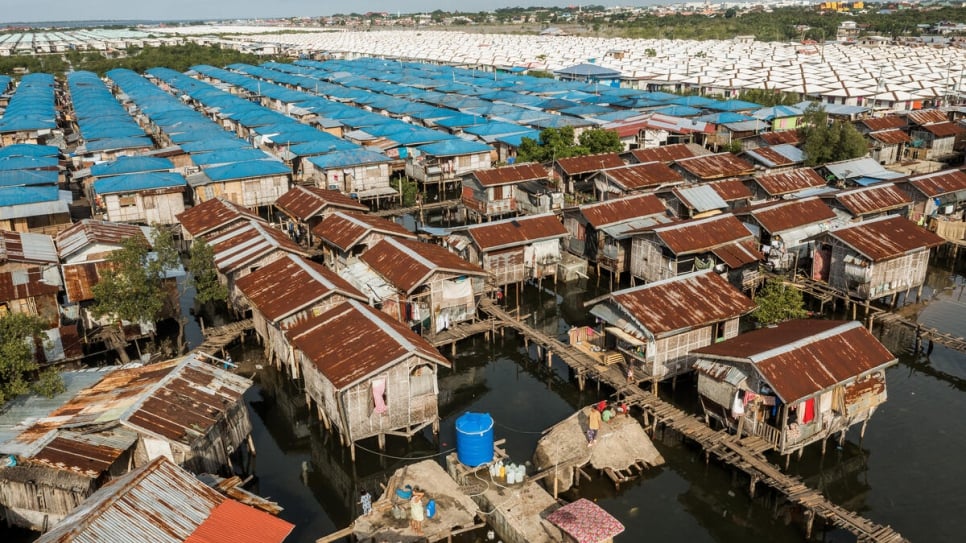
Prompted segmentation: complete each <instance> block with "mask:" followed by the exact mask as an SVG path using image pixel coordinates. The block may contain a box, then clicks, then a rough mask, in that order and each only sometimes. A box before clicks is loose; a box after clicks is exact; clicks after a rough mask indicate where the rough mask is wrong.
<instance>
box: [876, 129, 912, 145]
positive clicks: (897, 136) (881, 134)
mask: <svg viewBox="0 0 966 543" xmlns="http://www.w3.org/2000/svg"><path fill="white" fill-rule="evenodd" d="M869 137H870V138H872V139H874V140H876V141H878V142H882V143H885V144H888V145H896V144H899V143H909V142H910V141H912V138H910V137H909V134H906V133H905V132H903V131H902V130H899V129H897V128H895V129H892V130H879V131H876V132H869Z"/></svg>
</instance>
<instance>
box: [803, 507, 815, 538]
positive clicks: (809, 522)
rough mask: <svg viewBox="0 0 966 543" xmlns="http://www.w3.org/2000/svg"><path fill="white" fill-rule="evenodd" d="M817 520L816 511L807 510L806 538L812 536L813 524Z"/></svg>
mask: <svg viewBox="0 0 966 543" xmlns="http://www.w3.org/2000/svg"><path fill="white" fill-rule="evenodd" d="M814 522H815V511H812V510H811V509H806V510H805V539H806V540H807V539H811V538H812V524H813V523H814Z"/></svg>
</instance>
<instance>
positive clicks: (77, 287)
mask: <svg viewBox="0 0 966 543" xmlns="http://www.w3.org/2000/svg"><path fill="white" fill-rule="evenodd" d="M110 268H111V264H110V263H109V262H107V261H106V260H101V261H98V262H81V263H79V264H65V265H64V266H63V267H62V268H61V271H62V272H63V273H64V292H66V293H67V301H68V302H70V303H77V302H84V301H87V300H93V299H94V290H93V287H94V285H96V284H97V283H98V281H100V279H101V273H102V272H104V271H107V270H109V269H110Z"/></svg>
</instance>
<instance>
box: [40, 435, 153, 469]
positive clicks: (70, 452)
mask: <svg viewBox="0 0 966 543" xmlns="http://www.w3.org/2000/svg"><path fill="white" fill-rule="evenodd" d="M136 441H137V434H135V433H134V432H131V431H128V430H123V429H112V430H103V431H101V432H96V433H81V432H70V431H60V432H58V433H57V435H56V437H54V438H53V439H52V440H50V442H49V443H47V444H46V445H45V446H44V447H43V448H42V449H40V450H39V451H37V453H36V454H34V455H33V456H32V457H31V458H30V460H29V462H30V464H33V465H44V466H47V467H50V468H53V469H63V470H68V471H71V472H74V473H77V474H80V475H84V476H86V477H90V478H92V479H96V478H98V477H100V476H101V475H103V474H104V473H107V471H108V470H109V469H111V466H113V465H114V463H115V462H116V461H117V460H118V458H120V457H121V455H122V454H124V452H125V451H126V450H128V449H130V448H131V447H133V445H134V443H135V442H136Z"/></svg>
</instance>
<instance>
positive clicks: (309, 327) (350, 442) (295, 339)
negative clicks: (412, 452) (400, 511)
mask: <svg viewBox="0 0 966 543" xmlns="http://www.w3.org/2000/svg"><path fill="white" fill-rule="evenodd" d="M333 330H337V331H338V333H333ZM286 335H287V336H288V338H289V341H290V342H291V343H292V347H293V348H294V354H295V357H296V360H297V361H298V363H299V364H300V365H301V368H302V371H301V373H302V376H303V378H304V380H305V392H306V395H307V396H308V397H309V398H310V399H311V400H313V401H314V402H315V404H316V406H317V409H318V415H319V418H321V419H322V422H323V424H324V425H325V428H326V429H327V430H328V429H332V428H333V427H334V428H335V429H336V430H338V432H339V437H340V439H341V440H342V443H343V445H345V446H347V447H349V448H350V450H351V454H352V459H353V460H355V442H357V441H359V440H362V439H365V438H368V437H373V436H376V437H378V440H379V445H380V446H381V447H384V446H385V439H386V436H387V435H397V436H402V437H406V438H410V437H412V436H413V435H414V434H416V433H417V432H419V431H421V430H422V429H424V428H426V427H427V426H432V429H433V431H434V432H438V431H439V411H438V406H437V394H438V388H437V387H438V385H437V377H436V375H437V370H438V367H439V366H444V367H450V363H449V361H447V360H446V358H444V357H443V356H442V355H441V354H439V352H438V351H436V349H434V348H433V346H432V345H430V343H429V342H428V341H426V340H425V339H423V338H422V337H420V336H418V335H417V334H416V333H415V332H413V331H412V330H410V329H409V328H408V327H407V326H406V325H404V324H403V323H401V322H399V321H398V320H396V319H393V318H392V317H390V316H389V315H387V314H385V313H383V312H382V311H379V310H378V309H375V308H374V307H371V306H368V305H366V304H363V303H360V302H357V301H354V300H350V301H348V302H345V303H344V304H341V305H339V306H336V307H334V308H332V309H330V310H329V311H327V312H325V313H322V314H321V315H319V316H317V317H312V318H310V319H308V320H306V321H304V322H301V323H299V324H297V325H295V326H293V327H292V328H290V329H289V330H288V332H287V333H286Z"/></svg>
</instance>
